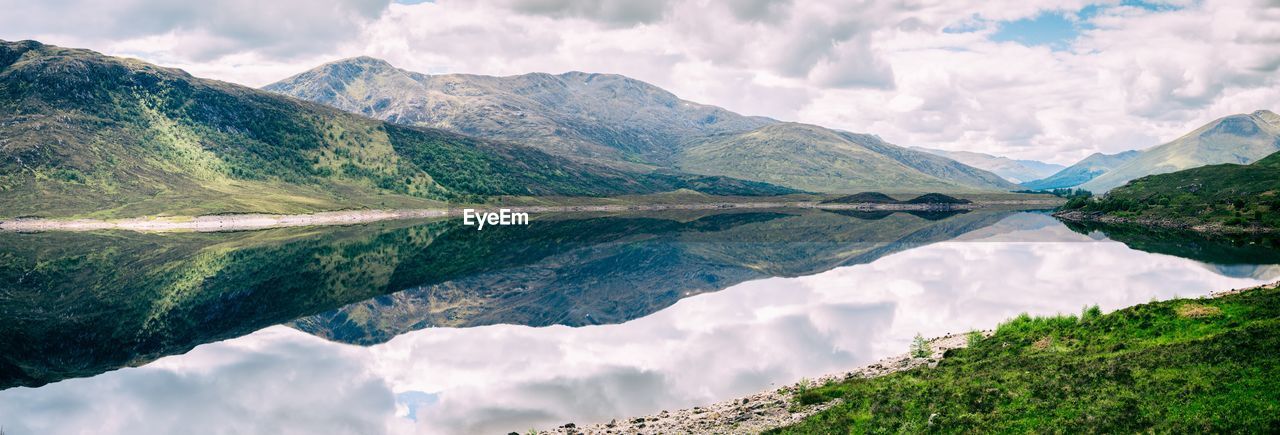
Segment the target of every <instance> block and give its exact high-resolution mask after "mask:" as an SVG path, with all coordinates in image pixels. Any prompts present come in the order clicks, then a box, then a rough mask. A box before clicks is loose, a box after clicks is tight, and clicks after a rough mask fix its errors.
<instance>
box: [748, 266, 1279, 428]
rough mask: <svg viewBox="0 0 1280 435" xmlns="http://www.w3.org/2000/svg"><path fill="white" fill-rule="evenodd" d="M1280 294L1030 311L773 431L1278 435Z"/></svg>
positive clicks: (803, 397) (834, 388) (817, 396)
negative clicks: (1103, 309)
mask: <svg viewBox="0 0 1280 435" xmlns="http://www.w3.org/2000/svg"><path fill="white" fill-rule="evenodd" d="M1278 319H1280V291H1278V290H1276V289H1274V288H1272V289H1265V290H1255V291H1249V292H1245V293H1241V294H1236V295H1230V296H1225V297H1221V298H1217V299H1209V300H1200V299H1195V300H1173V301H1167V302H1158V303H1150V304H1146V305H1140V306H1137V307H1133V308H1129V309H1125V310H1120V311H1117V312H1114V313H1111V314H1106V315H1101V314H1100V313H1099V312H1098V311H1097V309H1096V308H1095V309H1088V310H1085V311H1084V312H1083V314H1082V315H1081V316H1079V317H1077V316H1056V317H1037V318H1032V317H1027V316H1025V315H1024V316H1022V317H1018V318H1016V319H1013V320H1011V321H1009V322H1007V323H1005V324H1002V325H1000V327H999V328H998V329H997V330H996V332H995V334H994V335H993V336H991V337H988V338H974V339H971V345H970V347H969V348H967V349H958V350H954V351H951V352H949V354H948V355H947V357H946V358H944V359H943V360H942V361H941V362H940V363H939V364H938V366H937V367H936V368H932V369H930V368H928V367H922V368H919V369H915V370H910V371H906V372H900V373H896V374H892V375H888V376H885V377H880V378H873V379H853V380H849V381H846V382H842V383H837V384H832V385H826V386H821V387H817V388H813V389H810V390H806V391H803V392H800V393H799V394H798V395H797V396H796V400H797V401H798V402H800V403H806V404H809V403H818V402H824V401H828V400H833V399H836V398H841V399H843V402H842V403H840V404H838V405H835V406H834V407H832V408H831V409H828V410H826V411H824V412H821V413H819V414H816V415H814V416H812V417H810V418H808V419H806V420H804V421H803V422H801V423H799V424H797V425H794V426H791V427H786V428H782V429H779V430H775V431H773V432H774V433H805V434H808V433H920V432H939V433H1025V432H1039V431H1044V430H1046V429H1049V430H1052V431H1062V432H1068V433H1136V432H1155V433H1205V432H1216V433H1222V432H1238V433H1264V432H1274V431H1275V430H1276V429H1277V428H1278V427H1280V358H1277V357H1276V354H1275V349H1276V348H1277V347H1280V320H1278Z"/></svg>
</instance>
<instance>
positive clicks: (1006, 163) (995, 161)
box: [911, 147, 1066, 183]
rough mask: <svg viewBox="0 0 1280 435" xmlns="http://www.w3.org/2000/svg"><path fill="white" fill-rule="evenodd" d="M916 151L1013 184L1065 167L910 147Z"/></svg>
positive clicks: (1039, 162) (986, 155)
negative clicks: (969, 167) (946, 159)
mask: <svg viewBox="0 0 1280 435" xmlns="http://www.w3.org/2000/svg"><path fill="white" fill-rule="evenodd" d="M911 149H913V150H916V151H923V152H926V153H929V154H934V155H939V156H943V157H946V158H948V159H951V160H955V161H957V162H960V163H964V164H966V165H969V166H973V167H975V168H978V169H981V170H984V171H988V172H991V173H993V174H996V175H999V176H1001V177H1004V179H1006V180H1009V181H1011V182H1014V183H1022V182H1024V181H1031V180H1038V179H1041V178H1044V177H1048V176H1050V175H1053V174H1054V173H1056V172H1058V171H1061V170H1063V169H1065V168H1066V167H1065V166H1062V165H1059V164H1054V163H1045V162H1041V161H1036V160H1015V159H1011V158H1008V157H1002V156H993V155H990V154H984V153H975V152H972V151H947V150H936V149H932V148H921V147H911Z"/></svg>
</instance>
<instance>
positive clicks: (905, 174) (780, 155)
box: [676, 123, 1016, 192]
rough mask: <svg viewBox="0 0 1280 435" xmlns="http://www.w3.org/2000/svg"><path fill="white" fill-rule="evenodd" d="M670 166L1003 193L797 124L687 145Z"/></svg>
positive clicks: (849, 188) (858, 185)
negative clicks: (673, 164)
mask: <svg viewBox="0 0 1280 435" xmlns="http://www.w3.org/2000/svg"><path fill="white" fill-rule="evenodd" d="M676 161H677V163H676V167H677V168H679V169H681V170H684V171H689V172H693V173H699V174H708V175H723V176H729V177H737V178H744V179H748V180H757V181H764V182H768V183H774V184H779V185H783V186H790V187H794V188H798V189H802V190H809V191H815V192H859V191H867V190H877V191H888V192H920V191H947V192H954V191H982V190H1008V189H1013V188H1015V187H1016V185H1014V184H1013V183H1010V182H1008V181H1006V180H1004V179H1002V178H1000V177H999V176H997V175H995V174H992V173H990V172H987V171H983V170H981V169H977V168H973V167H970V166H966V165H964V164H961V163H959V162H956V161H954V160H950V159H947V158H945V157H941V156H935V155H932V154H929V153H924V152H919V151H913V150H910V149H906V148H902V147H899V146H896V145H892V144H889V143H886V142H884V141H883V140H880V138H878V137H875V136H872V135H865V134H855V133H847V132H840V131H835V130H830V129H826V128H822V127H818V126H815V125H808V124H798V123H780V124H772V125H768V126H764V127H761V128H759V129H756V130H752V131H749V132H746V133H740V134H726V135H716V136H711V137H707V138H699V139H695V140H692V141H691V142H690V143H688V144H686V147H685V149H684V151H683V152H682V153H681V154H680V155H679V156H677V158H676Z"/></svg>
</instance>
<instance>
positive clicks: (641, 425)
mask: <svg viewBox="0 0 1280 435" xmlns="http://www.w3.org/2000/svg"><path fill="white" fill-rule="evenodd" d="M1277 286H1280V281H1277V282H1273V283H1270V284H1262V285H1257V286H1253V287H1245V288H1233V289H1227V290H1221V291H1213V292H1210V293H1208V294H1205V295H1203V296H1199V297H1195V298H1185V299H1187V300H1194V299H1199V300H1204V299H1215V298H1220V297H1223V296H1228V295H1234V294H1239V293H1244V292H1248V291H1254V290H1262V289H1273V288H1276V287H1277ZM1174 299H1180V298H1174ZM1137 305H1142V304H1137ZM1137 305H1133V306H1137ZM1130 307H1132V306H1130ZM1130 307H1126V308H1130ZM1120 309H1124V308H1120ZM978 332H979V333H981V334H982V335H983V336H984V337H990V336H991V335H993V334H994V333H995V330H994V329H988V330H982V331H978ZM928 342H929V348H930V351H931V352H930V355H929V356H928V357H926V358H913V357H911V356H910V354H909V353H902V354H899V355H895V356H891V357H887V358H884V359H881V360H879V361H877V362H874V363H871V364H867V365H863V366H860V367H856V368H854V369H852V370H849V371H845V372H838V373H830V374H826V375H822V376H819V377H817V378H815V379H814V380H813V381H812V382H809V381H806V380H804V379H801V380H800V381H799V382H797V383H793V384H789V385H786V386H783V387H780V388H776V389H772V390H768V391H761V392H758V393H755V394H751V395H748V396H741V397H736V398H732V399H727V400H722V401H719V402H716V403H715V404H712V405H707V406H694V407H692V408H686V409H680V410H676V411H666V410H663V411H660V412H657V413H654V414H649V415H645V416H639V417H628V418H625V419H614V420H613V421H610V422H608V423H595V424H588V425H584V426H582V427H577V425H575V424H574V423H566V424H564V425H561V426H559V427H556V428H553V429H547V430H540V431H538V433H539V434H583V433H635V434H663V433H715V434H737V433H761V432H764V431H766V430H770V429H775V428H779V427H785V426H789V425H792V424H795V423H799V422H800V421H802V420H804V419H805V418H808V417H809V416H812V415H814V414H817V413H819V412H822V411H824V410H826V409H828V408H831V407H833V406H836V405H838V404H840V403H841V400H842V399H834V400H831V401H827V402H824V403H818V404H814V405H808V406H799V405H796V404H795V401H794V397H795V395H796V393H797V391H798V390H800V389H801V388H808V387H817V386H821V385H823V384H825V383H828V382H840V381H845V380H851V379H859V378H861V379H870V378H877V377H881V376H887V375H890V374H893V373H897V372H902V371H907V370H911V369H915V368H918V367H923V366H928V367H930V368H933V367H936V366H937V365H938V363H939V362H940V361H942V359H943V358H944V357H945V354H946V353H947V351H949V350H952V349H962V348H965V347H968V345H969V343H968V333H955V334H947V335H944V336H941V337H935V338H931V339H929V340H928ZM802 385H805V386H804V387H802Z"/></svg>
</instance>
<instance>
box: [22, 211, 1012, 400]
mask: <svg viewBox="0 0 1280 435" xmlns="http://www.w3.org/2000/svg"><path fill="white" fill-rule="evenodd" d="M1005 214H1007V213H984V212H974V213H968V214H964V215H959V216H955V217H952V218H949V219H942V220H938V221H930V220H927V219H922V218H918V217H915V216H911V215H908V214H899V215H895V216H890V217H886V218H882V219H878V220H863V219H857V218H851V217H848V216H841V215H838V214H833V213H826V212H819V211H806V212H803V213H794V212H786V213H783V212H728V213H719V214H709V215H708V214H704V215H697V216H682V215H657V216H623V217H589V218H586V217H577V218H575V217H568V216H563V217H544V218H540V219H537V220H535V221H534V223H533V225H532V226H530V227H527V228H525V227H493V228H486V229H485V230H484V231H476V230H474V228H471V227H462V226H461V225H459V224H458V222H457V221H437V222H429V223H417V224H414V223H407V222H397V223H384V224H378V225H369V226H353V227H343V228H327V229H280V230H268V231H256V232H242V233H214V234H207V233H206V234H200V233H181V234H135V233H118V232H111V233H81V234H71V233H40V234H16V233H0V313H3V317H4V318H3V322H0V349H4V352H0V389H3V388H9V387H12V386H17V385H27V386H35V385H41V384H44V383H48V382H53V381H57V380H61V379H66V378H72V377H82V376H90V375H94V374H97V373H101V372H104V371H107V370H112V369H115V368H119V367H123V366H136V365H141V364H144V363H146V362H149V361H151V360H153V359H155V358H158V357H161V356H165V355H171V354H176V353H183V352H186V351H187V350H190V349H191V348H192V347H194V346H197V345H199V344H202V343H207V342H211V341H217V340H223V339H227V338H232V337H237V336H240V335H243V334H247V333H249V332H252V331H255V330H257V329H260V328H263V327H266V326H269V325H273V324H279V323H287V322H291V321H294V320H295V319H299V318H303V317H307V316H313V317H308V318H306V319H303V320H299V321H298V322H296V323H295V325H296V326H297V327H299V328H301V329H305V330H308V331H311V332H313V333H316V334H318V335H322V336H326V337H331V338H334V339H338V340H345V341H350V342H357V343H369V342H376V341H380V340H385V339H386V338H389V337H391V336H393V335H394V334H396V333H399V332H403V331H407V330H412V329H415V328H419V327H424V326H433V325H455V326H456V325H479V324H487V323H497V322H506V323H523V324H532V325H545V324H556V323H559V324H569V325H584V324H592V323H606V322H620V321H625V320H628V319H632V318H636V317H639V316H644V315H646V314H648V313H652V312H654V311H656V310H659V309H661V308H664V307H666V306H669V305H671V304H672V303H674V302H675V301H677V300H679V299H680V298H681V297H685V296H688V295H692V294H697V293H701V292H706V291H714V290H718V289H721V288H724V287H726V286H728V285H730V284H732V283H737V282H741V281H744V280H748V279H753V278H759V277H766V276H771V275H787V276H793V275H803V274H810V273H815V272H819V271H822V270H826V269H830V268H832V267H836V266H839V265H843V264H854V263H860V262H867V261H870V260H872V259H874V258H877V257H879V256H881V255H884V254H885V253H888V252H894V251H897V250H901V249H906V248H907V247H909V246H913V245H916V244H921V243H930V242H934V241H939V240H946V239H948V238H951V237H954V236H955V235H957V234H961V233H963V232H966V231H969V230H971V229H974V228H979V227H982V226H985V225H989V224H991V223H993V222H995V221H997V220H999V219H1000V217H1002V216H1004V215H1005ZM406 289H407V291H402V290H406ZM393 293H394V294H393ZM384 295H385V296H384ZM379 296H381V297H379ZM370 298H374V299H370ZM359 301H366V302H364V303H360V304H355V303H356V302H359ZM351 304H355V305H351ZM335 310H336V311H335ZM317 313H324V314H319V315H317Z"/></svg>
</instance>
